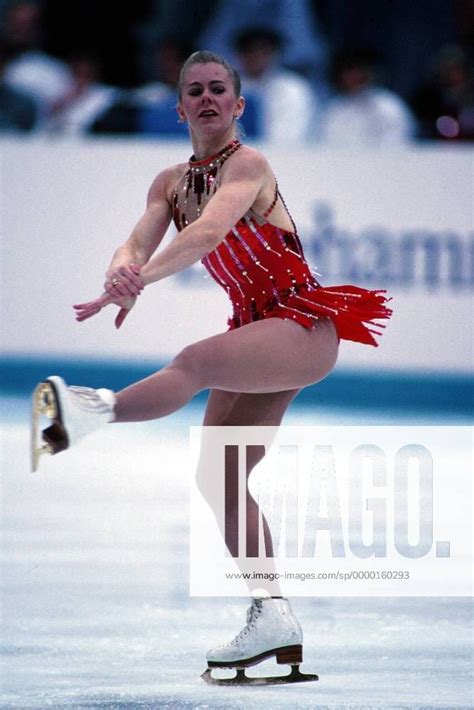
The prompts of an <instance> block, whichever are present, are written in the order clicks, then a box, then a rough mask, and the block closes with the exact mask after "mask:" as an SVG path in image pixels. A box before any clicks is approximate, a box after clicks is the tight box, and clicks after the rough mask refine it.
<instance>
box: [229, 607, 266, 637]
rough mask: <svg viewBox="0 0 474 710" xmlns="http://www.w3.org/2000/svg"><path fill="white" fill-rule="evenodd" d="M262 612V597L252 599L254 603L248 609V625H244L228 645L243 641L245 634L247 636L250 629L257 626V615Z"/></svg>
mask: <svg viewBox="0 0 474 710" xmlns="http://www.w3.org/2000/svg"><path fill="white" fill-rule="evenodd" d="M261 613H262V600H261V599H254V600H253V601H252V605H251V606H250V607H249V608H248V609H247V623H246V625H245V626H244V628H243V629H242V631H240V633H238V634H237V636H236V637H235V638H234V639H232V641H231V642H230V644H228V645H229V646H232V645H234V644H236V643H238V642H239V641H241V640H242V639H243V638H244V636H247V634H248V633H249V631H250V629H251V628H252V627H253V626H255V622H256V620H257V617H259V616H260V614H261Z"/></svg>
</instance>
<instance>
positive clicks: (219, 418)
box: [197, 389, 299, 596]
mask: <svg viewBox="0 0 474 710" xmlns="http://www.w3.org/2000/svg"><path fill="white" fill-rule="evenodd" d="M298 392H299V390H298V389H294V390H288V391H284V392H272V393H266V394H238V393H233V392H225V391H221V390H212V391H211V394H210V396H209V400H208V403H207V408H206V414H205V417H204V422H203V424H204V426H279V424H280V423H281V421H282V418H283V415H284V413H285V411H286V410H287V408H288V406H289V404H290V402H291V401H292V400H293V398H294V397H295V396H296V394H297V393H298ZM208 445H209V443H208V442H207V441H206V439H205V437H203V442H202V448H201V456H200V460H199V465H198V470H197V484H198V487H199V489H200V491H201V493H202V494H203V496H204V497H205V499H206V500H207V502H208V504H209V506H210V507H211V509H213V510H214V511H215V512H216V513H217V511H218V509H219V508H218V506H220V501H218V500H216V486H215V485H214V482H213V480H212V476H211V475H210V472H209V470H208V468H207V466H206V453H207V452H206V446H208ZM210 445H212V441H211V442H210ZM263 455H264V452H263V451H253V454H252V458H251V459H250V460H248V461H247V473H248V476H249V475H250V473H251V471H252V470H253V468H254V467H255V466H256V465H257V463H258V462H259V461H261V459H262V458H263ZM247 480H248V478H247ZM246 504H247V530H246V538H247V558H249V559H248V560H245V559H244V560H243V559H242V557H240V558H239V557H237V550H238V540H237V535H236V530H237V525H236V518H237V517H238V507H237V499H236V498H235V497H232V498H230V499H227V500H226V522H227V526H226V529H223V530H221V532H222V535H223V536H224V538H225V542H226V545H227V548H228V549H229V552H230V553H231V554H232V555H234V556H236V562H237V564H238V565H239V568H240V570H241V571H242V572H247V571H248V570H249V569H255V565H256V559H255V558H256V557H257V551H258V546H259V523H258V521H259V514H260V511H259V507H258V504H257V503H256V501H255V499H254V498H253V497H252V496H251V495H250V492H249V491H248V489H247V497H246ZM216 517H217V519H218V516H216ZM262 521H263V530H264V541H265V549H266V555H268V557H266V558H265V559H264V560H263V561H262V560H261V559H260V560H259V563H258V564H259V568H260V567H262V563H263V565H264V569H263V568H262V569H261V570H260V569H259V571H262V572H263V571H264V572H267V573H275V572H276V568H275V561H274V558H273V544H272V539H271V533H270V529H269V526H268V522H267V520H266V518H265V516H264V515H262ZM252 558H253V559H252ZM248 586H249V590H250V592H252V591H253V590H254V589H255V588H257V587H263V588H265V589H267V591H268V592H269V593H270V594H271V595H272V596H281V590H280V584H279V582H278V580H277V579H275V580H274V581H270V580H265V581H257V582H255V581H254V582H253V584H252V582H251V581H250V580H249V582H248Z"/></svg>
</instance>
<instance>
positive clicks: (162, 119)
mask: <svg viewBox="0 0 474 710" xmlns="http://www.w3.org/2000/svg"><path fill="white" fill-rule="evenodd" d="M191 52H192V46H191V45H190V44H188V43H187V42H185V41H181V40H176V39H172V38H167V39H164V40H163V41H161V42H159V43H158V44H156V45H155V47H154V50H153V56H152V68H153V70H152V72H151V73H152V75H153V76H154V77H155V78H154V80H153V81H150V82H147V83H146V84H144V85H142V86H139V87H137V88H135V89H131V90H129V91H128V92H127V93H123V94H122V95H121V96H120V97H119V99H118V100H117V101H116V102H114V104H113V105H112V106H111V107H110V108H109V109H108V111H106V112H105V113H104V114H103V115H102V116H100V117H99V118H98V119H97V120H96V121H95V123H94V125H93V126H92V128H91V131H92V132H93V133H140V134H142V135H154V134H162V135H175V137H179V136H183V137H187V135H188V133H187V129H186V127H185V126H183V124H181V123H178V115H177V113H176V104H177V100H178V98H177V93H176V87H177V84H178V79H179V73H180V71H181V66H182V64H183V62H184V61H185V60H186V59H187V58H188V56H189V55H190V54H191Z"/></svg>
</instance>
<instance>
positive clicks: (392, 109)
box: [321, 49, 416, 148]
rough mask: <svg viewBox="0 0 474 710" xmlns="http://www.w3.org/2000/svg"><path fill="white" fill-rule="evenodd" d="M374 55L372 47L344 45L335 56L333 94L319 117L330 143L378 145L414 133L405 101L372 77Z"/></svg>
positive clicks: (399, 141)
mask: <svg viewBox="0 0 474 710" xmlns="http://www.w3.org/2000/svg"><path fill="white" fill-rule="evenodd" d="M377 61H378V60H377V56H376V54H375V53H374V52H373V51H371V50H366V49H344V50H341V51H340V52H339V53H338V54H337V55H336V56H335V58H334V61H333V65H332V82H333V86H334V88H335V91H336V93H335V95H334V96H333V97H332V98H331V99H329V101H328V103H327V105H326V108H325V111H324V113H323V117H322V125H321V137H322V140H323V142H324V143H325V144H326V145H328V146H331V147H344V148H378V147H385V146H389V145H392V146H396V145H401V144H403V143H406V142H407V141H409V140H410V139H411V138H412V137H413V136H414V133H415V127H416V125H415V121H414V119H413V116H412V114H411V111H410V109H409V108H408V106H407V105H406V104H405V102H404V101H403V100H402V99H401V98H400V97H399V96H397V94H395V93H394V92H392V91H389V90H388V89H385V88H383V87H381V86H378V85H377V84H376V81H375V73H376V66H377Z"/></svg>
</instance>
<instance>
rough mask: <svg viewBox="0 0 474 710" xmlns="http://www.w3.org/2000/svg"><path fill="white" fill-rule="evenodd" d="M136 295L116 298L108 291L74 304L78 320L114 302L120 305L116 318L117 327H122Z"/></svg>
mask: <svg viewBox="0 0 474 710" xmlns="http://www.w3.org/2000/svg"><path fill="white" fill-rule="evenodd" d="M136 300H137V299H136V297H135V296H134V297H125V298H114V297H113V296H111V295H110V294H108V293H103V294H102V295H101V296H99V298H95V299H94V300H93V301H87V302H86V303H77V304H75V305H74V306H73V308H74V310H75V311H76V320H77V321H78V322H82V321H84V320H87V319H88V318H92V316H95V315H97V313H100V311H101V310H102V308H104V307H105V306H108V305H110V304H112V303H114V304H115V305H117V306H119V308H120V310H119V312H118V314H117V316H116V318H115V327H116V328H120V326H121V325H122V323H123V322H124V320H125V318H126V317H127V316H128V314H129V313H130V311H131V310H132V308H133V306H134V305H135V301H136Z"/></svg>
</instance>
